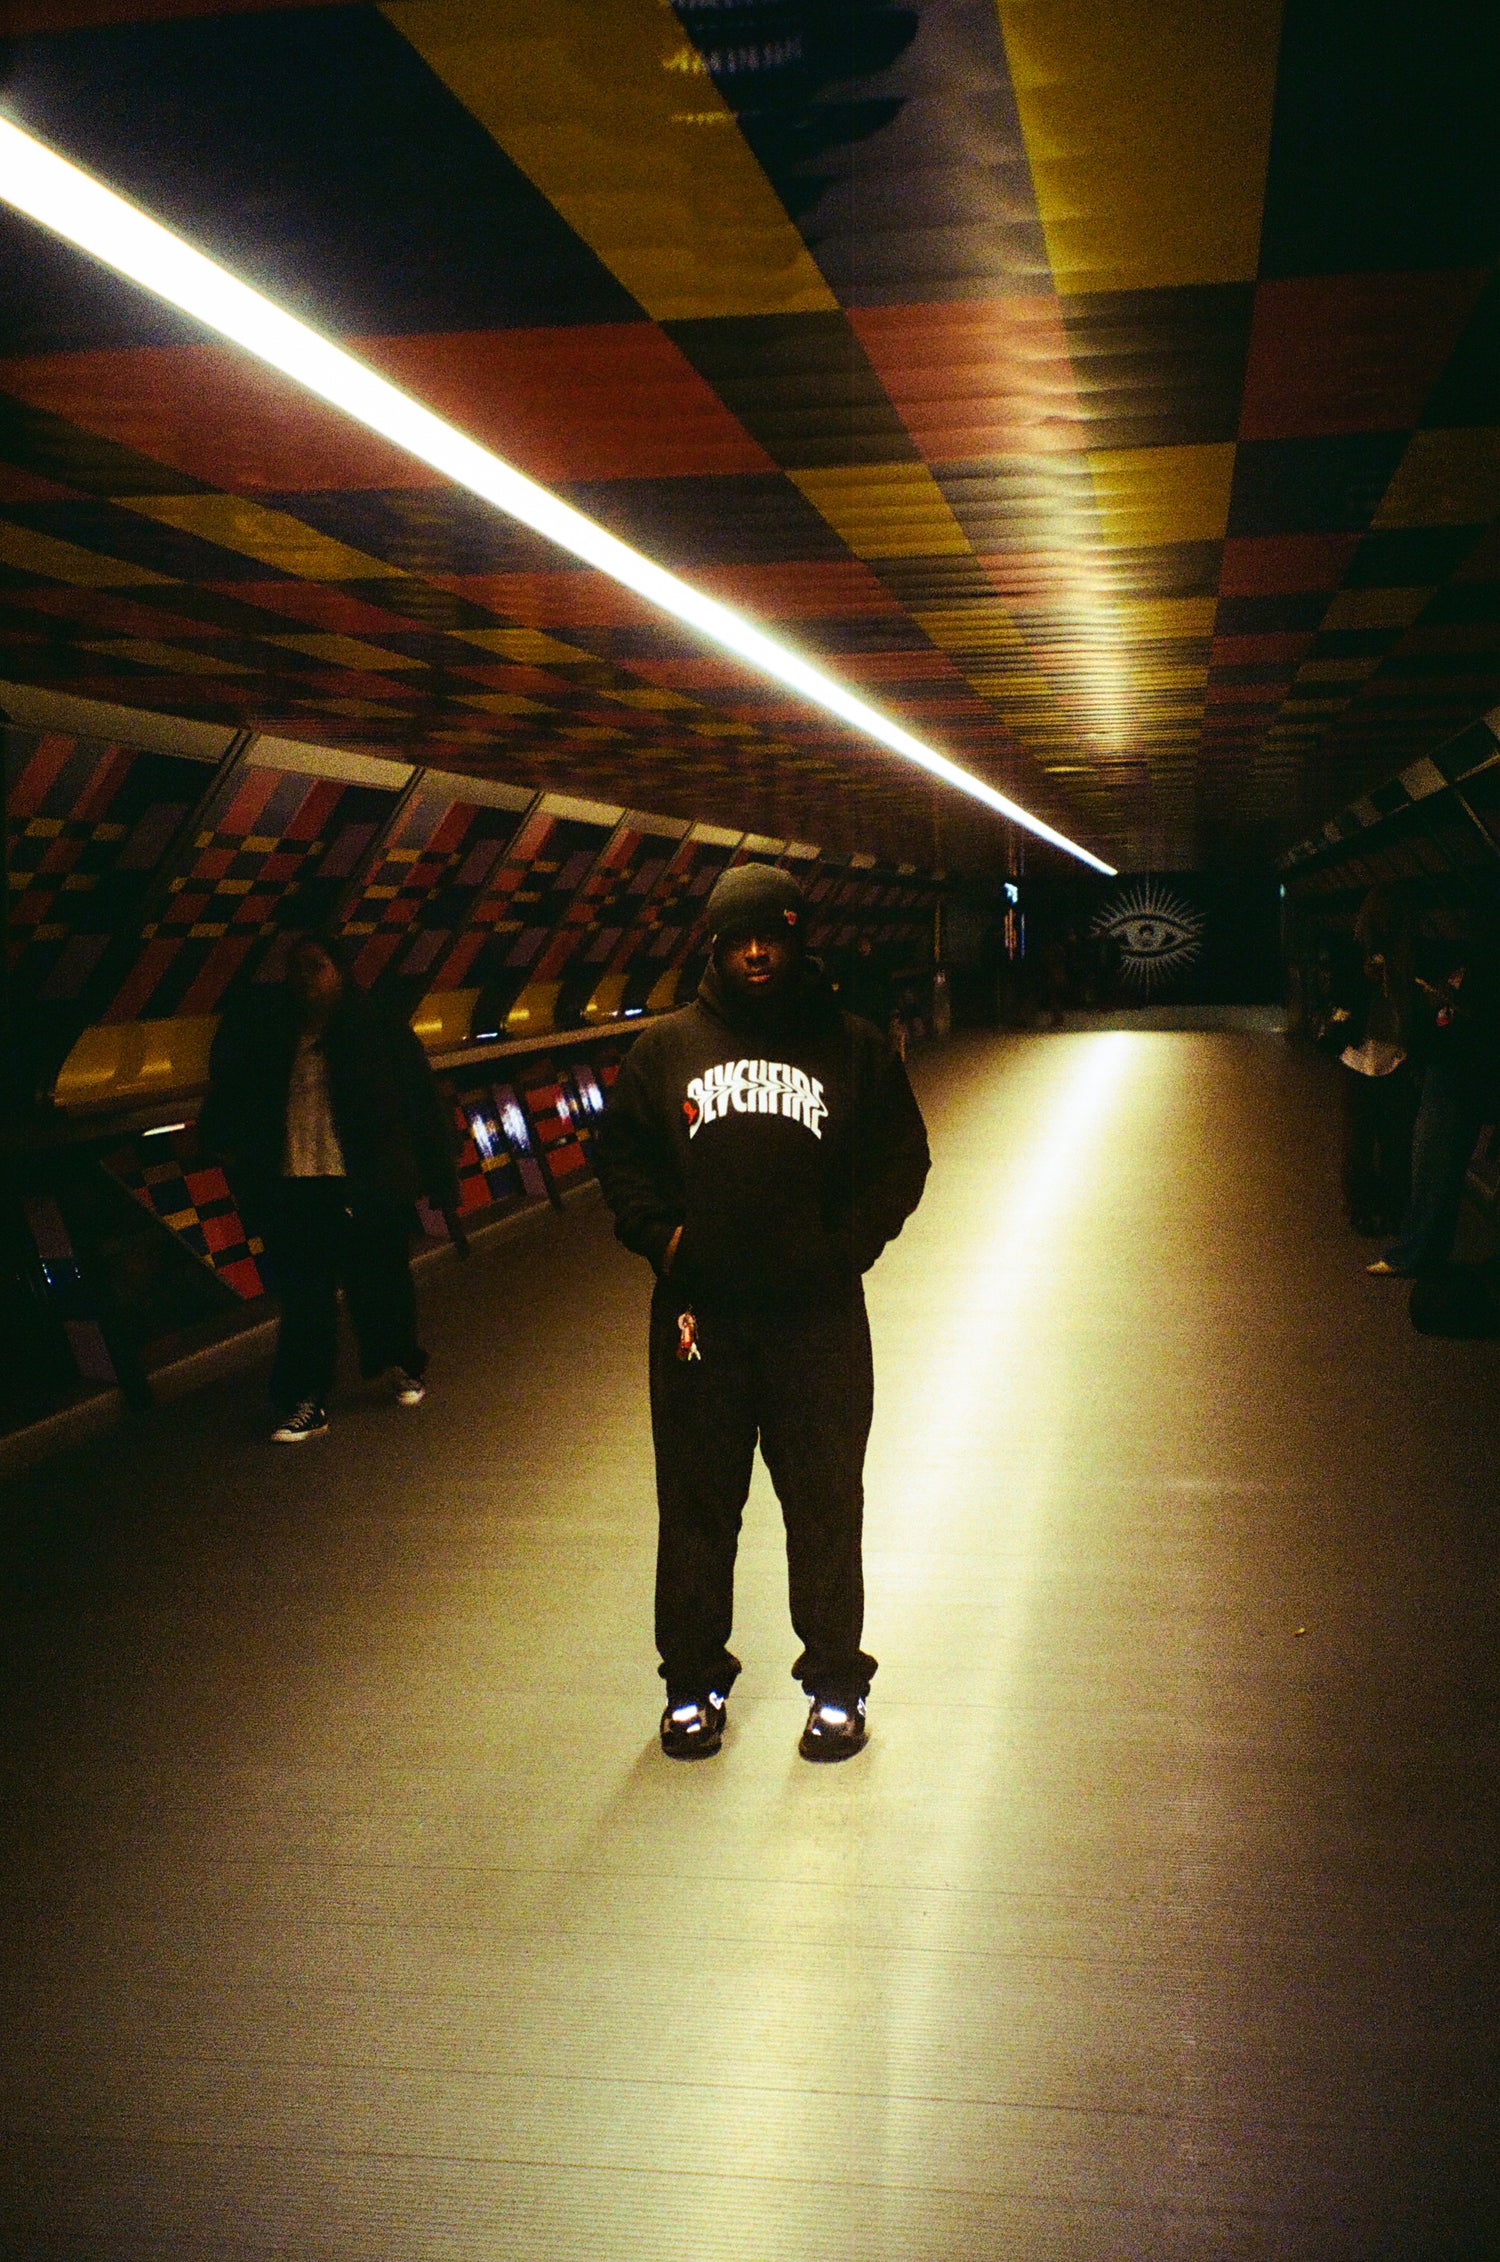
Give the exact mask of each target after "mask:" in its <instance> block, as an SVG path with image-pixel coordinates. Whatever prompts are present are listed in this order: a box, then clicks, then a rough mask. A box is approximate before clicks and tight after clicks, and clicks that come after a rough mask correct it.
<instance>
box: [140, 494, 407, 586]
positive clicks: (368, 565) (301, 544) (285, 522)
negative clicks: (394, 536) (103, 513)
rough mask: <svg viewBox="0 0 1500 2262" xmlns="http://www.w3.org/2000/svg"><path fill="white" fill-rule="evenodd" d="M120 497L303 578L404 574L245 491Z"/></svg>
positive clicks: (163, 520)
mask: <svg viewBox="0 0 1500 2262" xmlns="http://www.w3.org/2000/svg"><path fill="white" fill-rule="evenodd" d="M118 499H119V502H120V503H121V505H122V507H123V508H124V509H126V510H133V511H139V512H140V513H141V516H142V517H143V518H154V519H159V520H160V522H161V524H162V525H163V526H175V527H176V528H177V529H178V530H179V532H181V533H183V534H196V535H198V536H199V537H200V539H201V540H203V541H205V542H217V543H218V545H219V547H220V549H221V550H234V551H237V552H238V553H239V555H240V556H241V557H246V558H259V559H260V561H261V563H262V564H263V565H272V566H279V567H280V568H281V570H282V571H283V572H284V573H292V574H296V575H297V576H298V577H299V578H300V579H302V580H304V581H369V580H372V579H374V578H375V577H376V576H377V575H381V576H384V577H385V578H386V579H389V580H397V581H399V580H402V579H404V576H403V574H402V572H401V569H400V567H399V566H393V565H387V564H386V563H385V561H384V559H382V558H371V557H367V556H366V555H365V553H364V552H363V551H362V550H351V549H349V548H348V547H347V545H346V544H345V543H343V542H335V541H334V540H333V538H332V536H331V535H327V534H320V533H318V531H317V529H316V528H315V527H311V526H304V525H303V523H302V521H301V519H300V518H293V517H292V516H291V515H290V513H289V512H287V511H273V510H267V509H266V507H265V505H264V504H262V503H251V502H247V501H246V500H245V498H244V496H243V495H122V496H120V497H119V498H118Z"/></svg>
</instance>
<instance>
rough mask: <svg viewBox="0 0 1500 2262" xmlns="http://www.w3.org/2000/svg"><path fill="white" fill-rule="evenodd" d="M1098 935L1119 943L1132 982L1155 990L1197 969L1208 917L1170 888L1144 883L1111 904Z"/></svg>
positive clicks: (1096, 927) (1101, 918)
mask: <svg viewBox="0 0 1500 2262" xmlns="http://www.w3.org/2000/svg"><path fill="white" fill-rule="evenodd" d="M1094 933H1095V934H1096V935H1107V936H1108V938H1109V940H1110V941H1111V942H1112V943H1114V945H1115V946H1116V948H1117V949H1118V951H1119V953H1120V971H1121V973H1122V974H1123V975H1124V977H1125V979H1126V981H1127V982H1129V983H1130V984H1132V986H1133V987H1134V988H1136V989H1140V990H1149V989H1152V988H1153V987H1154V986H1155V984H1156V983H1158V982H1162V981H1165V980H1167V979H1168V977H1169V976H1171V975H1173V974H1176V973H1179V972H1180V971H1181V970H1182V968H1183V967H1184V966H1191V965H1192V963H1193V960H1194V959H1195V958H1196V957H1197V956H1198V953H1199V951H1200V950H1201V949H1202V947H1203V917H1202V914H1201V912H1198V911H1195V910H1194V909H1193V906H1192V905H1191V904H1190V903H1186V902H1184V901H1183V899H1182V897H1181V896H1180V895H1174V894H1173V893H1172V891H1171V889H1170V888H1164V887H1161V886H1160V885H1159V884H1158V883H1157V882H1156V881H1154V880H1141V881H1139V882H1138V883H1137V884H1136V886H1134V887H1132V888H1127V889H1125V891H1124V892H1123V893H1122V894H1120V895H1117V896H1114V897H1112V898H1111V900H1110V901H1109V902H1108V903H1106V904H1105V906H1104V908H1103V909H1102V910H1101V911H1100V912H1099V913H1098V914H1097V915H1096V917H1095V919H1094Z"/></svg>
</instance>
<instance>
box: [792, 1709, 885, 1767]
mask: <svg viewBox="0 0 1500 2262" xmlns="http://www.w3.org/2000/svg"><path fill="white" fill-rule="evenodd" d="M868 1740H869V1739H868V1735H867V1733H866V1729H865V1700H864V1698H863V1697H856V1699H855V1700H854V1702H853V1704H836V1703H835V1702H834V1700H833V1698H832V1697H814V1698H813V1700H812V1703H811V1704H810V1706H809V1707H808V1713H807V1726H806V1727H805V1728H804V1729H803V1731H802V1740H801V1742H800V1743H799V1744H798V1746H797V1749H798V1751H799V1752H800V1753H801V1754H802V1757H803V1758H804V1759H852V1758H853V1757H854V1754H855V1753H856V1752H857V1751H863V1750H864V1748H865V1745H866V1743H867V1742H868Z"/></svg>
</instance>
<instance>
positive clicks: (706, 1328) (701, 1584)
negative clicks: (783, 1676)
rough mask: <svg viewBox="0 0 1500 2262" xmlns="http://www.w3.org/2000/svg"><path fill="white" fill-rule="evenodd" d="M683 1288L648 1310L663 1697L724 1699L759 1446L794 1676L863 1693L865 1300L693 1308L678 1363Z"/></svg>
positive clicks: (866, 1672) (870, 1382)
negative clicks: (772, 1511) (713, 1693)
mask: <svg viewBox="0 0 1500 2262" xmlns="http://www.w3.org/2000/svg"><path fill="white" fill-rule="evenodd" d="M688 1308H689V1303H688V1299H687V1298H686V1297H685V1295H684V1292H683V1289H682V1288H681V1287H674V1286H673V1284H672V1282H671V1281H670V1279H668V1280H665V1281H659V1282H658V1283H657V1287H656V1293H655V1295H654V1296H653V1298H652V1302H651V1429H652V1436H653V1438H654V1440H655V1445H656V1493H657V1507H658V1512H659V1519H660V1521H659V1531H658V1545H657V1558H656V1644H657V1648H658V1649H659V1650H660V1652H661V1659H662V1664H661V1673H662V1678H663V1680H664V1681H665V1682H666V1684H667V1694H668V1697H669V1698H670V1699H671V1701H672V1702H674V1703H676V1702H680V1701H683V1700H685V1699H687V1698H690V1697H701V1696H703V1695H705V1694H706V1693H707V1692H708V1691H709V1690H710V1689H717V1690H718V1691H719V1693H720V1695H721V1696H722V1695H726V1694H727V1693H728V1691H729V1689H730V1687H731V1686H732V1684H733V1682H734V1679H735V1676H736V1675H737V1673H738V1672H739V1669H740V1668H739V1661H738V1659H737V1658H735V1657H733V1656H732V1655H731V1654H730V1650H729V1646H728V1645H729V1634H730V1628H731V1625H732V1623H733V1618H734V1560H735V1553H736V1549H737V1547H738V1545H739V1536H740V1518H741V1515H742V1514H743V1511H744V1506H745V1499H746V1495H747V1494H748V1492H749V1490H750V1475H751V1470H752V1467H753V1465H754V1460H755V1444H756V1439H757V1437H759V1440H760V1449H761V1452H762V1453H763V1455H764V1456H765V1463H766V1467H767V1468H768V1470H769V1471H770V1474H771V1482H772V1483H773V1484H774V1485H775V1487H776V1496H777V1498H778V1499H779V1501H780V1502H781V1513H782V1519H783V1521H784V1523H785V1525H786V1553H787V1571H788V1575H789V1584H790V1590H791V1610H792V1626H793V1628H794V1630H795V1632H796V1635H797V1638H798V1640H799V1641H800V1642H801V1644H802V1654H801V1656H800V1657H799V1658H798V1659H797V1662H796V1664H795V1665H794V1666H793V1667H792V1674H793V1677H794V1679H796V1680H798V1681H800V1682H801V1683H802V1686H803V1688H804V1689H805V1690H806V1691H807V1693H808V1694H809V1695H810V1696H819V1697H829V1698H833V1699H843V1700H845V1701H848V1700H850V1699H852V1698H854V1697H857V1696H863V1695H864V1693H865V1691H866V1690H867V1689H868V1688H869V1685H870V1679H871V1676H872V1675H873V1673H874V1671H875V1660H874V1658H873V1657H868V1656H866V1654H865V1652H864V1651H863V1650H862V1649H861V1648H860V1646H859V1644H860V1635H861V1633H862V1632H863V1629H864V1609H865V1590H864V1571H863V1565H862V1561H861V1553H860V1541H861V1535H862V1527H863V1521H864V1459H865V1445H866V1442H867V1441H868V1438H869V1434H870V1416H871V1412H872V1409H873V1403H874V1375H873V1369H872V1367H871V1362H870V1329H869V1323H868V1321H867V1320H866V1318H865V1306H864V1298H863V1297H862V1296H856V1297H855V1298H854V1299H853V1300H852V1301H850V1302H847V1303H841V1304H835V1305H831V1306H830V1305H819V1306H814V1307H810V1308H806V1309H801V1310H789V1311H765V1310H757V1311H745V1310H738V1311H735V1310H724V1309H722V1308H716V1307H711V1306H705V1305H699V1304H692V1305H691V1310H692V1313H693V1317H694V1321H695V1323H696V1347H697V1350H698V1353H699V1356H698V1357H697V1358H695V1359H694V1358H684V1357H682V1356H680V1355H679V1354H680V1353H681V1352H682V1350H683V1349H684V1344H683V1340H682V1329H681V1326H680V1320H679V1315H680V1314H681V1313H683V1312H684V1311H685V1310H687V1309H688Z"/></svg>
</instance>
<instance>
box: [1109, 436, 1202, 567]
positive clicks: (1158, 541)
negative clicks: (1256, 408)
mask: <svg viewBox="0 0 1500 2262" xmlns="http://www.w3.org/2000/svg"><path fill="white" fill-rule="evenodd" d="M1088 460H1089V470H1090V473H1091V474H1092V477H1093V482H1094V497H1095V501H1096V502H1097V504H1098V508H1099V517H1100V521H1101V524H1102V527H1103V531H1104V539H1105V541H1106V542H1108V543H1110V544H1111V545H1112V546H1119V547H1121V548H1125V549H1154V548H1158V547H1161V546H1163V545H1164V544H1166V543H1169V542H1217V541H1219V540H1221V539H1222V537H1223V533H1224V529H1225V527H1226V526H1227V525H1228V523H1229V489H1230V486H1231V483H1232V482H1233V479H1234V442H1233V441H1232V440H1229V441H1224V442H1222V443H1213V444H1210V445H1206V446H1201V447H1188V448H1110V449H1100V450H1098V451H1097V452H1095V453H1093V454H1091V455H1090V457H1089V459H1088Z"/></svg>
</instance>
